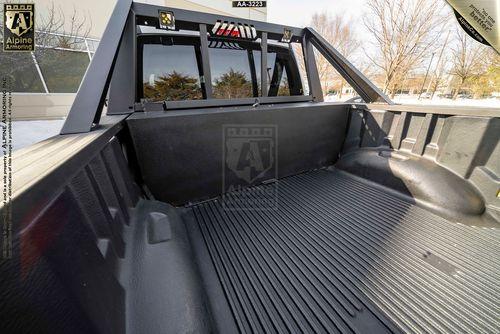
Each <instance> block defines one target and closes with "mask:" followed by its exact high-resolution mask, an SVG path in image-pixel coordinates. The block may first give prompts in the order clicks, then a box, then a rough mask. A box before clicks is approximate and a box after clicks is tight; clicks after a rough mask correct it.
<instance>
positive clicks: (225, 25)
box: [211, 20, 257, 40]
mask: <svg viewBox="0 0 500 334" xmlns="http://www.w3.org/2000/svg"><path fill="white" fill-rule="evenodd" d="M211 35H212V36H222V37H236V38H244V39H251V40H254V39H257V30H255V28H254V26H253V25H248V24H243V23H235V22H228V21H220V20H218V21H217V22H216V23H215V25H214V27H213V28H212V31H211Z"/></svg>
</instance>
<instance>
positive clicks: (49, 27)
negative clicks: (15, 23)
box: [0, 0, 92, 76]
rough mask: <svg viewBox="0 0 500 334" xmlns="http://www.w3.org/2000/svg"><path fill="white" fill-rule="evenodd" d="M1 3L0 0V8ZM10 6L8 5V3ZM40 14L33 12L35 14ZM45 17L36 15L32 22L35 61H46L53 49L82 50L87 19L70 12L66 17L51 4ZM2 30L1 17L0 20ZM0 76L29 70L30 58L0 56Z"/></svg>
mask: <svg viewBox="0 0 500 334" xmlns="http://www.w3.org/2000/svg"><path fill="white" fill-rule="evenodd" d="M5 2H6V1H5V0H0V6H2V7H3V4H4V3H5ZM8 2H9V3H11V1H8ZM38 13H40V12H37V13H36V14H38ZM45 13H46V14H45V15H38V16H37V17H36V18H35V23H36V26H35V43H36V47H35V51H34V52H33V55H34V56H35V59H38V60H40V59H44V57H50V56H51V54H50V50H53V49H56V48H66V49H80V48H82V47H83V45H82V44H83V40H84V39H85V38H86V37H88V34H89V32H90V30H91V28H92V20H91V18H90V16H88V15H85V14H84V15H81V14H80V13H78V12H77V10H76V9H75V8H74V9H73V12H72V13H71V15H70V16H69V18H68V17H66V15H64V13H63V11H62V9H61V8H60V7H58V8H56V6H55V5H54V3H53V2H52V3H51V5H50V7H49V8H48V10H47V11H46V12H45ZM0 24H2V26H3V15H2V17H1V18H0ZM0 39H2V40H3V29H0ZM0 60H1V63H2V64H1V66H0V69H1V74H2V75H3V76H11V75H13V74H14V73H15V72H18V71H22V70H23V69H25V68H29V67H31V66H33V59H32V58H31V56H27V55H20V54H19V53H17V52H11V53H9V52H0Z"/></svg>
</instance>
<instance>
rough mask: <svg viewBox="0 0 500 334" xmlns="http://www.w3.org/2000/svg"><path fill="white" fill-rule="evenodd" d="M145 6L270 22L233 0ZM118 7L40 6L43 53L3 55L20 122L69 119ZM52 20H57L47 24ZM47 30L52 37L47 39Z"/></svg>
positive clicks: (163, 1)
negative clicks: (66, 117)
mask: <svg viewBox="0 0 500 334" xmlns="http://www.w3.org/2000/svg"><path fill="white" fill-rule="evenodd" d="M141 2H145V3H150V4H156V5H164V6H168V7H172V8H182V9H188V10H195V11H202V12H207V13H213V14H221V15H228V16H237V17H243V18H247V19H252V20H259V21H266V19H267V11H266V8H254V9H247V8H232V1H230V0H209V1H208V0H143V1H141ZM115 3H116V2H115V1H103V0H87V1H78V0H35V5H36V14H37V17H36V29H38V30H39V31H38V34H37V36H39V38H38V39H37V50H36V51H35V52H34V53H31V54H29V53H15V54H12V53H11V54H7V53H4V52H3V51H0V76H2V77H3V76H5V75H7V76H9V75H10V77H12V78H15V79H14V82H13V115H12V116H13V119H14V120H28V119H55V118H61V117H64V116H66V114H67V113H68V111H69V108H70V106H71V104H72V103H73V100H74V98H75V95H76V91H77V90H78V87H79V85H80V82H81V79H82V78H83V76H84V74H85V71H86V69H87V66H88V64H89V63H90V61H91V59H92V56H93V54H94V52H95V50H96V48H97V46H98V44H99V40H100V38H101V36H102V34H103V32H104V29H105V28H106V24H107V22H108V19H109V17H110V15H111V13H112V11H113V8H114V5H115ZM51 15H53V16H54V17H55V19H54V20H53V22H52V23H47V22H48V21H49V20H48V18H49V17H51ZM2 17H3V15H2ZM73 18H74V20H73ZM75 22H76V24H75ZM80 23H81V27H79V26H80ZM44 29H46V30H48V31H50V33H44V32H43V30H44ZM40 30H42V31H40ZM82 36H85V38H82Z"/></svg>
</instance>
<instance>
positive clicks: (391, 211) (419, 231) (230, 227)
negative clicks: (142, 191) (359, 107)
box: [185, 169, 500, 333]
mask: <svg viewBox="0 0 500 334" xmlns="http://www.w3.org/2000/svg"><path fill="white" fill-rule="evenodd" d="M266 187H267V188H271V187H274V188H275V189H274V190H277V191H278V193H279V196H277V198H278V202H277V203H276V206H275V207H274V208H267V209H266V208H262V207H260V206H259V203H260V202H259V197H260V196H263V195H262V194H263V193H269V192H263V191H262V190H263V188H266ZM264 190H265V189H264ZM271 193H272V192H271ZM238 203H245V205H248V204H249V203H254V204H252V205H255V207H254V208H253V209H252V207H246V208H245V209H244V210H235V209H238V205H240V204H238ZM185 221H186V223H187V226H188V231H189V234H190V238H191V242H192V244H193V248H194V250H195V257H196V259H197V262H198V266H199V268H200V271H201V276H202V279H203V281H204V285H205V287H206V291H207V294H208V299H209V302H210V304H211V308H212V310H217V312H214V314H213V317H214V319H215V322H216V323H217V324H218V326H219V329H222V328H225V329H226V330H227V324H228V323H229V322H231V319H229V320H228V317H227V315H224V310H225V308H226V309H228V310H230V312H229V313H230V314H232V317H233V318H234V324H235V327H237V329H238V330H240V331H241V332H290V331H291V332H343V333H348V332H400V331H404V332H492V333H493V332H498V331H499V330H500V320H499V319H500V318H499V316H498V315H499V314H498V310H499V307H500V301H499V298H498V296H499V295H500V287H499V286H498V285H497V284H496V282H498V279H499V278H500V264H499V263H498V261H495V259H494V257H492V255H493V254H499V252H500V230H498V229H493V228H491V229H490V228H482V227H475V226H466V225H463V224H460V223H455V222H452V221H448V220H446V219H444V218H441V217H439V216H436V215H435V214H433V213H431V212H428V211H426V210H425V209H422V208H421V207H418V206H416V205H414V204H413V203H409V202H408V201H406V200H404V199H402V198H399V197H397V196H395V195H394V194H392V193H391V192H389V191H387V190H386V189H385V188H381V187H380V186H376V185H374V184H373V183H369V182H368V181H365V180H363V179H360V178H357V177H355V176H352V175H350V174H347V173H345V172H341V171H339V170H333V169H332V170H326V169H323V170H316V171H312V172H308V173H303V174H299V175H296V176H292V177H288V178H284V179H282V180H280V181H278V182H276V183H273V184H268V185H265V186H260V187H255V188H252V189H250V190H247V191H245V192H244V193H242V194H236V195H229V196H226V197H225V198H217V199H213V200H210V201H206V202H203V203H200V204H196V205H193V206H191V207H189V208H188V210H187V212H186V216H185ZM208 254H209V255H208ZM218 289H219V290H218Z"/></svg>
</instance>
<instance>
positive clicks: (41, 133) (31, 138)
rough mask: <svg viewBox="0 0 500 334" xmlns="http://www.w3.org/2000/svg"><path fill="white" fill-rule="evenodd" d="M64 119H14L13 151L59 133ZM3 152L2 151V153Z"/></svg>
mask: <svg viewBox="0 0 500 334" xmlns="http://www.w3.org/2000/svg"><path fill="white" fill-rule="evenodd" d="M63 124H64V120H63V119H56V120H44V121H13V122H12V151H15V150H18V149H20V148H23V147H26V146H29V145H32V144H35V143H38V142H40V141H42V140H44V139H47V138H50V137H52V136H55V135H57V134H59V131H61V128H62V126H63ZM2 154H3V153H2V152H1V151H0V155H2Z"/></svg>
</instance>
